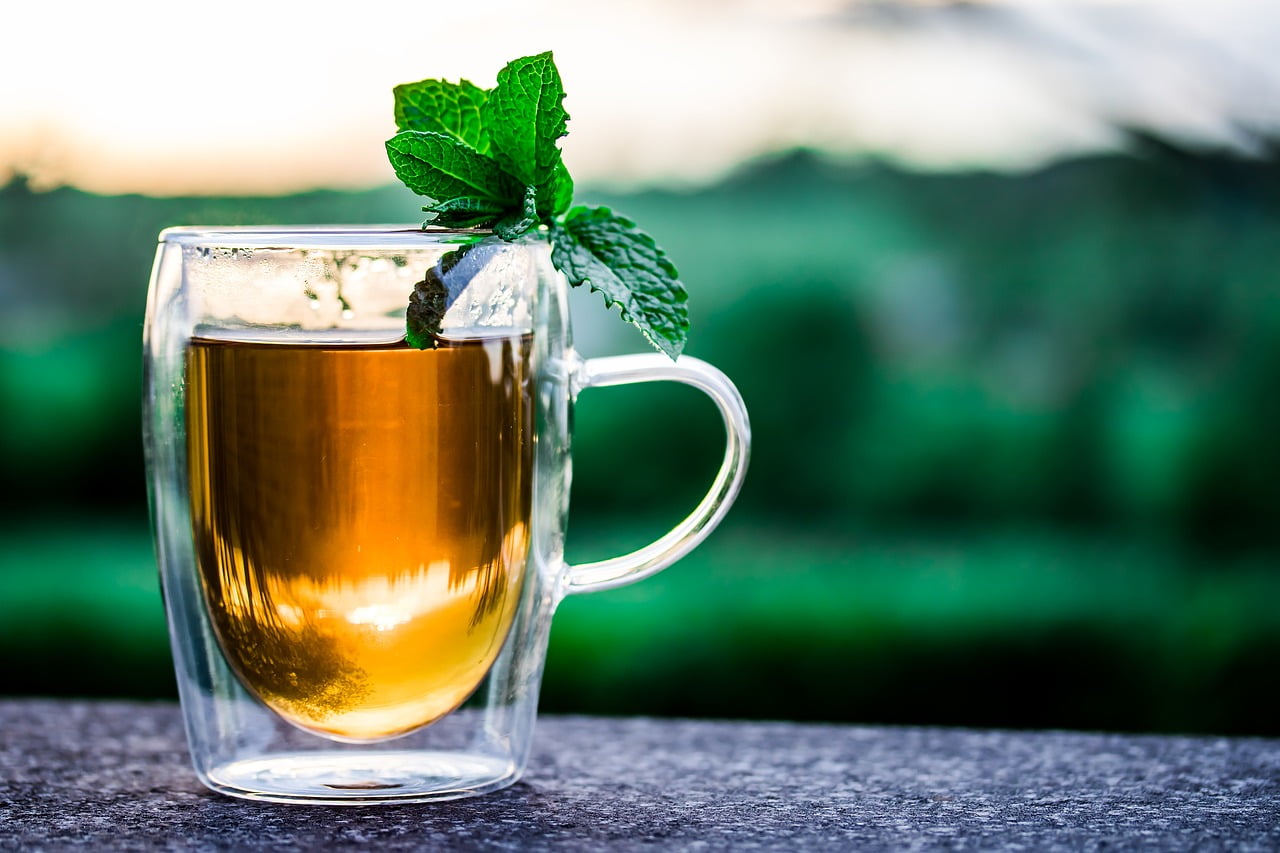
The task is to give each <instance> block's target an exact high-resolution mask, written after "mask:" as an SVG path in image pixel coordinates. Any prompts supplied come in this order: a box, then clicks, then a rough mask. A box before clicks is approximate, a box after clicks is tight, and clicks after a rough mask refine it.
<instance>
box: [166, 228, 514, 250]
mask: <svg viewBox="0 0 1280 853" xmlns="http://www.w3.org/2000/svg"><path fill="white" fill-rule="evenodd" d="M492 233H493V232H492V231H489V230H485V229H476V228H430V227H428V228H423V227H422V226H421V225H207V226H201V225H179V226H175V227H172V228H166V229H164V230H163V231H161V232H160V236H159V238H158V241H159V242H160V243H169V244H174V245H178V246H183V247H195V246H199V247H206V248H219V249H391V248H396V249H399V248H404V249H412V248H425V247H431V246H440V245H448V244H450V243H455V242H464V241H470V240H473V239H475V238H476V237H485V236H488V235H490V234H492Z"/></svg>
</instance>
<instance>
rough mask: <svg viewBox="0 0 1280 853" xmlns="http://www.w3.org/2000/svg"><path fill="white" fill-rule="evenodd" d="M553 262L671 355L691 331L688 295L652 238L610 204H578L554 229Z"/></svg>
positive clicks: (674, 355) (552, 230)
mask: <svg viewBox="0 0 1280 853" xmlns="http://www.w3.org/2000/svg"><path fill="white" fill-rule="evenodd" d="M551 241H552V249H551V262H552V263H553V264H555V266H556V268H557V269H558V270H560V271H561V272H562V273H564V274H565V277H566V278H568V279H569V283H570V284H573V285H578V284H581V283H582V282H584V281H585V282H587V283H588V284H589V285H590V286H591V289H592V290H596V291H599V292H600V293H601V294H603V295H604V302H605V306H606V307H609V308H612V307H613V305H614V304H615V303H616V304H618V305H619V306H620V307H621V309H622V319H624V320H626V321H627V322H629V323H631V324H633V325H634V326H635V327H636V328H638V329H639V330H640V331H641V332H643V333H644V336H645V337H646V338H648V339H649V342H650V343H652V344H653V345H654V346H656V347H657V348H658V349H660V350H661V351H662V352H664V353H666V354H667V355H668V356H670V357H671V358H672V359H675V358H676V357H677V356H679V355H680V351H681V350H682V349H684V344H685V340H686V339H687V338H688V335H689V306H688V294H687V293H686V292H685V289H684V285H683V284H681V283H680V281H679V279H678V275H679V273H677V272H676V268H675V266H674V265H673V264H672V263H671V261H669V260H667V256H666V254H665V253H664V252H663V251H662V250H661V249H659V248H658V246H657V244H655V243H654V241H653V238H652V237H650V236H649V235H648V234H646V233H644V232H643V231H641V230H640V229H638V228H637V227H636V224H635V223H634V222H632V221H631V220H630V219H627V218H625V217H623V216H618V215H617V214H615V213H614V212H613V211H611V210H610V209H609V208H607V207H594V208H591V207H581V206H580V207H575V208H574V209H573V210H571V211H569V213H568V215H567V216H565V218H564V223H563V224H560V223H553V224H552V228H551Z"/></svg>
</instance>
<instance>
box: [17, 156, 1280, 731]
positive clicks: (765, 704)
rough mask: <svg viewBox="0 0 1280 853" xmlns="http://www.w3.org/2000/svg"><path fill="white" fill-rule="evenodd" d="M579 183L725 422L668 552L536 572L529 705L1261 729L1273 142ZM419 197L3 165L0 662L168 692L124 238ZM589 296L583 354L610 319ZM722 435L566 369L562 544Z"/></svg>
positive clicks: (789, 162) (642, 516)
mask: <svg viewBox="0 0 1280 853" xmlns="http://www.w3.org/2000/svg"><path fill="white" fill-rule="evenodd" d="M587 195H588V196H589V199H588V200H590V201H592V202H601V203H609V204H613V205H615V206H616V207H617V208H618V209H620V210H621V211H623V212H624V213H626V214H627V215H629V216H632V217H635V218H636V219H637V220H638V221H640V222H643V223H644V224H645V226H646V227H647V228H648V229H649V230H650V231H651V232H652V233H653V234H654V235H655V236H656V237H658V239H659V241H660V243H661V244H662V245H663V246H664V247H665V248H666V249H667V250H668V251H669V252H670V254H671V256H672V257H673V258H675V259H676V261H677V262H678V263H679V265H680V268H681V272H682V274H683V278H684V279H685V280H686V282H687V283H688V284H689V287H690V291H691V293H692V300H693V301H692V329H693V331H692V336H691V340H690V345H689V349H688V352H689V353H690V354H691V355H695V356H698V357H701V358H704V359H707V360H708V361H711V362H713V363H715V364H717V365H718V366H720V367H721V368H723V369H724V370H725V372H727V373H728V374H729V375H730V376H732V377H733V378H734V380H735V381H736V382H737V384H738V385H739V387H740V388H741V390H742V392H743V395H744V397H745V398H746V401H747V405H748V409H749V410H750V411H751V414H752V419H753V428H754V441H755V445H754V452H753V458H752V469H751V473H750V475H749V477H748V482H747V486H746V488H745V490H744V492H743V495H742V497H741V499H740V501H739V505H738V507H737V508H736V509H735V511H734V513H732V514H731V516H730V520H729V521H728V522H727V523H726V529H725V530H724V531H722V532H721V533H718V534H716V535H715V536H714V537H713V538H712V539H711V540H710V541H709V542H708V544H707V545H705V546H704V547H703V549H702V550H700V551H699V552H696V553H695V554H694V555H693V556H692V557H690V558H689V559H688V560H687V561H686V562H685V563H683V564H682V565H681V566H680V567H678V568H677V569H675V570H674V571H672V572H670V573H667V574H666V575H664V576H662V577H661V578H660V579H656V580H654V581H651V582H648V583H646V584H643V585H640V586H637V587H634V588H631V589H627V590H621V591H618V592H615V593H608V594H602V595H599V596H593V597H591V598H588V599H583V600H572V601H570V602H567V603H566V605H565V607H564V612H563V613H562V614H561V616H560V617H559V618H558V622H557V625H556V628H555V631H554V636H553V648H552V657H551V661H550V663H549V668H548V673H547V684H546V693H545V705H546V706H547V707H549V708H552V709H555V710H582V711H597V712H619V713H623V712H629V713H636V712H650V713H670V714H712V715H717V716H775V717H799V718H806V719H841V720H878V721H885V722H930V723H964V724H973V725H1036V726H1088V727H1103V728H1129V729H1143V728H1146V729H1162V730H1204V731H1238V732H1243V731H1249V732H1256V733H1268V734H1280V728H1278V726H1280V723H1277V722H1276V720H1275V719H1274V715H1271V714H1269V713H1266V712H1265V709H1266V708H1268V707H1272V706H1273V703H1274V701H1275V698H1276V695H1275V694H1276V691H1275V688H1274V687H1272V682H1273V681H1274V679H1273V678H1271V677H1270V670H1271V664H1270V661H1272V660H1273V659H1275V658H1276V656H1277V655H1278V654H1280V613H1278V612H1277V608H1276V607H1275V606H1274V602H1276V601H1278V600H1280V571H1277V568H1276V556H1277V554H1280V528H1278V527H1277V526H1276V525H1275V523H1274V520H1275V518H1276V517H1277V512H1278V511H1280V442H1277V440H1276V438H1275V436H1277V435H1280V397H1277V395H1276V394H1275V389H1276V388H1277V387H1280V278H1278V277H1277V275H1276V273H1275V269H1276V264H1275V259H1276V254H1277V250H1276V248H1275V234H1277V233H1280V158H1277V157H1274V156H1273V157H1266V158H1260V159H1255V160H1240V159H1233V158H1229V157H1225V156H1217V155H1212V154H1205V153H1194V152H1186V151H1182V150H1179V149H1177V148H1174V147H1171V146H1169V145H1167V144H1164V143H1161V142H1159V141H1158V140H1151V139H1137V140H1135V151H1134V153H1133V154H1127V155H1116V156H1108V157H1097V158H1092V159H1085V160H1078V161H1070V162H1063V163H1060V164H1057V165H1055V166H1052V167H1049V168H1045V169H1043V170H1039V171H1035V172H1030V173H1026V174H990V173H965V174H920V173H912V172H906V171H901V170H899V169H896V168H893V167H891V166H888V165H885V164H881V163H877V162H858V163H849V164H837V163H831V162H828V161H823V160H819V159H817V158H814V157H812V156H810V155H808V154H805V153H803V152H801V153H795V154H791V155H788V156H786V157H782V158H778V159H775V160H771V161H767V162H762V163H758V164H756V165H754V166H752V167H750V168H748V169H746V170H744V171H742V172H741V173H739V174H737V175H734V176H731V177H730V178H729V179H727V180H726V181H725V182H723V183H722V184H719V185H717V186H714V187H710V188H707V189H705V190H701V191H698V192H689V193H680V192H671V191H651V192H645V193H638V194H631V195H625V196H623V195H617V194H614V195H610V194H606V193H598V192H597V193H588V194H587ZM416 209H417V208H416V206H415V200H414V199H413V198H412V197H410V196H408V195H407V194H406V193H404V192H403V191H401V190H395V189H387V190H379V191H374V192H368V193H337V192H317V193H309V194H306V195H301V196H294V197H288V198H279V199H268V198H244V199H233V198H219V199H151V198H144V197H113V198H98V197H94V196H90V195H86V194H83V193H80V192H77V191H74V190H70V189H63V190H56V191H53V192H48V193H35V192H32V191H31V190H30V189H29V188H28V187H27V186H26V185H25V184H24V183H23V182H21V181H17V182H14V183H12V184H10V185H9V186H8V187H6V188H3V189H0V301H2V302H0V304H2V305H3V311H2V312H0V344H2V347H0V411H3V418H0V441H3V442H4V446H5V447H6V448H7V453H6V454H5V456H4V461H3V462H0V485H2V486H3V488H0V504H2V506H0V509H3V517H4V519H5V522H4V526H3V527H0V661H2V662H3V663H4V666H5V668H6V671H7V672H8V673H9V675H10V678H9V679H8V681H7V683H6V686H5V688H3V689H5V690H8V691H11V692H20V693H21V692H41V693H107V694H109V693H125V694H131V695H156V694H167V693H168V692H169V691H171V690H172V676H171V675H170V674H169V673H168V661H167V656H166V651H165V649H164V646H163V641H162V635H163V628H162V618H161V613H160V610H159V607H158V601H157V597H156V593H155V589H154V585H153V581H151V578H152V577H153V573H154V567H153V566H152V564H151V558H150V554H149V552H148V550H147V548H146V534H145V529H144V527H143V521H142V519H143V516H144V514H145V488H144V485H143V479H142V472H141V452H140V448H139V438H138V436H139V421H138V397H139V387H140V366H139V351H140V348H139V344H140V336H141V317H142V311H143V302H144V299H145V289H146V280H147V275H148V270H149V265H150V262H151V256H152V253H153V251H154V240H155V235H156V233H157V232H158V231H159V230H160V229H161V228H162V227H165V226H168V225H175V224H182V223H219V224H248V223H260V222H326V221H328V222H337V221H345V222H361V221H363V222H376V221H402V220H403V219H405V218H406V214H407V213H408V214H410V215H412V214H411V212H412V211H415V210H416ZM592 299H593V300H594V297H592ZM575 300H577V297H575ZM583 305H584V303H583V302H581V301H575V309H574V310H575V319H576V322H577V324H578V327H579V339H580V341H583V342H584V345H585V343H586V342H588V341H594V342H596V343H598V344H599V343H600V342H602V341H603V343H602V344H600V345H601V346H602V347H603V348H605V349H608V348H611V347H612V348H615V349H635V348H636V347H637V346H638V343H637V340H638V339H637V340H633V339H630V338H625V337H616V336H614V337H610V336H611V335H613V334H614V333H613V332H608V331H604V330H605V328H606V326H607V324H608V323H613V325H614V326H620V324H617V322H616V319H612V318H606V317H604V316H603V311H600V310H599V307H598V306H596V305H592V306H591V307H592V308H594V309H595V312H594V313H591V312H589V311H583V310H580V308H581V307H582V306H583ZM608 328H610V329H612V326H610V327H608ZM586 354H588V355H596V354H601V353H598V352H595V351H592V350H590V349H588V351H587V353H586ZM654 412H660V413H661V415H660V418H661V419H660V420H655V417H654V414H653V413H654ZM721 441H722V429H721V427H720V425H719V422H718V419H717V417H716V416H715V414H714V411H713V410H712V409H711V407H710V405H709V404H707V403H706V402H705V401H702V400H701V399H699V398H698V396H697V395H696V394H694V393H693V392H689V391H688V390H687V389H681V388H665V387H646V388H629V389H609V390H607V391H599V392H594V391H593V392H590V393H588V394H584V395H583V398H582V400H581V402H580V404H579V409H578V430H577V441H576V447H575V480H574V496H573V506H574V518H573V530H572V533H571V546H572V548H573V550H574V553H573V554H571V556H574V557H575V558H576V559H592V558H596V557H600V556H605V555H607V554H609V553H613V552H615V551H617V550H618V549H619V548H621V547H634V546H637V545H640V544H642V543H643V542H644V541H645V540H646V539H647V538H651V537H652V536H653V535H656V534H657V533H660V532H661V531H662V530H663V529H664V526H669V524H670V523H671V522H673V521H675V520H676V519H677V518H678V517H679V513H681V512H682V511H684V510H685V509H686V508H687V507H689V506H691V505H692V503H693V502H694V501H696V500H697V498H698V497H699V496H700V492H701V489H702V488H704V484H705V482H706V480H707V479H708V478H709V477H710V475H711V473H712V471H713V470H714V465H715V463H716V460H717V459H718V457H719V454H720V452H721V449H720V446H721ZM635 459H643V460H644V464H640V465H636V464H631V463H630V460H635ZM624 460H625V462H624ZM104 516H108V517H107V518H106V519H105V520H104ZM112 518H114V519H115V520H114V521H112ZM88 519H93V520H92V521H88ZM125 659H128V661H130V663H124V662H123V661H124V660H125ZM113 660H114V661H116V663H115V665H114V666H113V665H112V664H111V661H113Z"/></svg>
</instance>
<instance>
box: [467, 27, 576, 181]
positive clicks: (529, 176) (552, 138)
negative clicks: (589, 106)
mask: <svg viewBox="0 0 1280 853" xmlns="http://www.w3.org/2000/svg"><path fill="white" fill-rule="evenodd" d="M563 100H564V86H563V84H562V83H561V82H560V72H559V71H557V70H556V64H555V62H554V61H553V60H552V58H551V52H550V51H548V52H547V53H540V54H538V55H537V56H526V57H523V58H522V59H517V60H515V61H513V62H511V63H509V64H508V65H507V67H506V68H503V69H502V70H501V71H499V72H498V85H497V86H496V87H494V89H493V90H492V91H490V92H489V97H488V98H487V99H486V100H485V102H484V105H483V107H482V108H481V113H482V115H483V117H484V124H485V126H486V127H488V129H489V136H490V140H491V144H492V149H493V150H492V153H493V155H494V157H495V158H496V159H497V160H498V162H499V163H500V164H501V165H502V168H503V169H505V170H506V171H507V172H509V173H511V175H513V176H514V177H515V178H516V179H517V180H519V181H520V182H521V183H522V184H524V185H525V186H532V187H540V186H542V185H543V184H547V183H549V182H550V181H552V179H553V175H554V173H555V170H556V166H557V165H558V164H559V163H560V147H559V145H558V144H557V142H556V140H558V139H559V138H560V137H562V136H564V135H565V134H566V133H567V132H568V130H567V127H566V122H567V121H568V119H569V114H568V113H566V112H565V110H564V107H563V105H562V103H561V102H562V101H563Z"/></svg>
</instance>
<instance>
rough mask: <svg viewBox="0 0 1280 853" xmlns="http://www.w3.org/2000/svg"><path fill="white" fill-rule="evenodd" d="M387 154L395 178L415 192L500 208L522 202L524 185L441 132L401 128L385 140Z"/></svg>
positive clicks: (432, 196)
mask: <svg viewBox="0 0 1280 853" xmlns="http://www.w3.org/2000/svg"><path fill="white" fill-rule="evenodd" d="M387 156H388V157H389V158H390V159H391V167H392V168H393V169H395V172H396V177H398V178H399V179H400V180H401V181H403V182H404V183H405V186H407V187H408V188H409V189H411V190H413V191H414V192H415V193H417V194H418V195H424V196H427V197H428V198H431V199H433V200H436V201H444V200H447V199H454V198H459V197H462V196H471V197H474V198H477V199H482V200H484V201H489V202H493V203H494V204H495V205H496V206H498V207H501V208H503V209H507V208H514V207H519V206H520V204H521V199H522V197H523V196H522V194H523V187H522V186H521V185H520V184H518V183H516V181H514V180H512V178H511V176H510V175H508V174H507V173H506V172H504V171H503V170H502V169H501V168H500V167H499V166H498V164H497V162H495V161H494V160H493V159H492V158H490V157H486V156H485V155H483V154H478V153H476V151H475V150H474V149H472V148H468V147H467V146H466V145H465V144H464V143H462V142H459V141H458V140H456V139H454V138H453V137H451V136H447V135H445V134H443V133H435V132H433V131H421V130H402V131H400V132H399V133H397V134H396V135H395V136H393V137H391V138H390V139H388V140H387Z"/></svg>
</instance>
